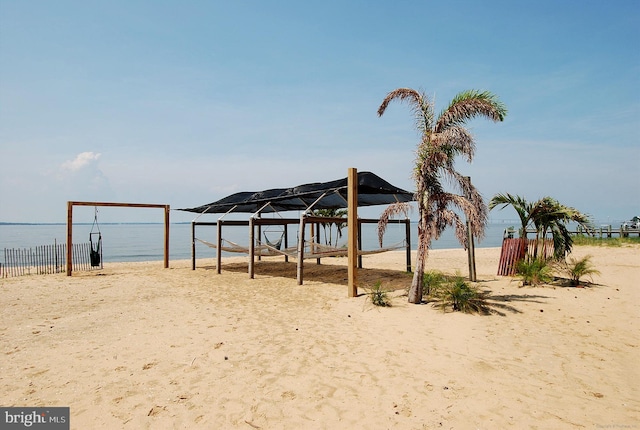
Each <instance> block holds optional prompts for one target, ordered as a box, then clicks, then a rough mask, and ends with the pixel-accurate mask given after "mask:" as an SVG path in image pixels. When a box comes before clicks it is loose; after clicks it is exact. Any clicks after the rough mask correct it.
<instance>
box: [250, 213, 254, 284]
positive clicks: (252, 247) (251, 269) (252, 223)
mask: <svg viewBox="0 0 640 430" xmlns="http://www.w3.org/2000/svg"><path fill="white" fill-rule="evenodd" d="M254 222H255V221H254V218H253V217H249V278H250V279H253V278H254V273H255V272H254V268H253V265H254V260H255V252H256V237H255V228H256V227H255V225H254Z"/></svg>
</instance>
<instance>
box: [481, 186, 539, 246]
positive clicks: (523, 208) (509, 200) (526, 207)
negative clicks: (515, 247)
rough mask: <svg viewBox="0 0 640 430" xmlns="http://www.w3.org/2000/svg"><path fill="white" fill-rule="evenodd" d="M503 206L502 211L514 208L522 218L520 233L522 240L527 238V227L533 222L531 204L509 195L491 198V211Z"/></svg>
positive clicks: (497, 195)
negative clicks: (506, 208) (530, 214)
mask: <svg viewBox="0 0 640 430" xmlns="http://www.w3.org/2000/svg"><path fill="white" fill-rule="evenodd" d="M500 205H502V207H501V208H500V209H504V208H505V207H507V206H512V207H513V209H514V210H515V211H516V213H517V214H518V217H519V218H520V231H519V235H520V237H522V238H526V237H527V226H528V225H529V222H530V221H531V218H530V216H529V213H530V212H531V204H530V203H527V201H526V200H525V199H524V198H522V197H520V196H513V195H511V194H509V193H506V194H496V195H495V196H493V197H492V198H491V201H490V202H489V210H490V211H491V210H493V209H495V208H496V207H497V206H500Z"/></svg>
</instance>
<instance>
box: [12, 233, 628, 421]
mask: <svg viewBox="0 0 640 430" xmlns="http://www.w3.org/2000/svg"><path fill="white" fill-rule="evenodd" d="M499 254H500V250H499V249H496V248H486V249H476V258H477V273H478V280H479V281H480V283H481V284H482V285H484V286H485V287H486V288H488V289H490V290H491V296H492V300H493V302H494V303H495V304H496V306H495V307H494V309H495V310H497V311H499V312H500V313H501V314H497V313H496V314H493V315H489V316H482V315H468V314H462V313H459V312H446V313H445V312H443V311H442V310H440V309H439V308H434V307H433V306H432V305H430V304H423V305H411V304H408V303H407V297H406V293H405V291H404V288H405V287H406V286H408V285H409V284H410V282H411V276H410V275H408V274H407V273H405V272H404V259H405V255H404V253H403V252H392V253H385V254H378V255H373V256H367V257H365V259H364V267H365V268H364V269H363V270H360V271H359V281H360V285H361V286H367V287H371V286H373V285H374V284H375V283H376V282H377V281H381V282H382V286H383V287H389V288H393V289H395V291H394V292H393V293H391V294H390V295H391V297H392V304H393V306H392V307H390V308H379V307H374V306H373V305H372V304H371V302H370V300H369V299H368V297H367V296H366V295H361V296H359V297H357V298H348V297H347V269H346V259H344V258H327V259H324V260H323V264H322V265H320V266H318V265H316V264H315V261H313V262H307V264H306V265H305V282H304V285H302V286H298V285H297V282H296V279H295V274H296V265H295V262H290V263H284V262H282V261H280V260H277V261H274V260H268V261H267V260H264V261H260V262H258V263H257V266H256V276H255V279H249V277H248V275H247V263H246V259H244V258H231V259H224V260H223V265H222V274H220V275H218V274H216V270H215V267H214V264H215V260H214V259H213V258H211V259H206V260H204V259H203V260H199V262H198V265H199V267H198V268H197V269H196V270H195V271H192V270H191V267H190V262H188V261H178V262H176V261H172V262H171V268H170V269H163V268H162V263H161V262H149V263H118V264H108V265H107V266H106V267H105V268H104V269H103V270H100V271H94V272H83V273H81V272H77V273H74V276H73V277H67V276H65V275H64V274H60V275H38V276H24V277H20V278H9V279H3V280H0V290H1V292H2V294H1V295H0V301H1V302H2V315H1V316H0V321H1V322H0V342H1V343H0V345H1V360H0V386H1V387H2V390H0V405H2V406H69V407H70V410H71V428H72V429H214V428H215V429H218V428H220V429H222V428H240V429H249V430H250V429H253V428H260V429H321V428H326V429H439V428H445V429H449V428H453V429H475V428H486V429H499V428H502V429H503V428H532V429H592V428H596V429H597V428H639V427H640V364H639V363H640V325H639V322H640V319H639V309H640V308H639V306H638V304H639V303H640V286H639V285H638V283H639V281H640V247H638V246H627V247H620V248H605V247H602V248H600V247H584V246H581V247H576V248H575V250H574V253H573V255H574V256H576V257H581V256H584V255H587V254H590V255H592V256H593V263H594V264H595V266H596V268H597V269H598V270H600V272H601V274H600V275H598V276H594V277H593V281H594V284H592V285H589V286H587V287H586V288H569V287H559V286H555V287H553V286H543V287H535V288H534V287H520V283H519V281H518V280H517V279H515V278H509V277H498V276H496V275H495V273H496V271H497V267H498V259H499ZM414 261H415V260H414ZM427 269H428V270H433V269H437V270H441V271H444V272H446V273H450V274H455V273H456V272H460V273H461V274H463V275H466V274H467V273H468V269H467V257H466V253H465V251H463V250H434V251H431V252H430V254H429V258H428V261H427ZM360 292H361V293H364V292H365V290H364V289H363V288H360Z"/></svg>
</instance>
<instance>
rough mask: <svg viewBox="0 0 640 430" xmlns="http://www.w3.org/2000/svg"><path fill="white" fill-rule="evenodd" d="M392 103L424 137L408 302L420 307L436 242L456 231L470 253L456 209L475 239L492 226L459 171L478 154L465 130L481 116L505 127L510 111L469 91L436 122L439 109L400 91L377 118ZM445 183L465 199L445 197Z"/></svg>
mask: <svg viewBox="0 0 640 430" xmlns="http://www.w3.org/2000/svg"><path fill="white" fill-rule="evenodd" d="M393 100H398V101H401V102H406V103H407V104H409V107H410V108H411V111H412V112H413V115H414V118H415V121H416V122H415V126H416V129H417V130H418V132H419V133H420V134H421V139H420V142H419V143H418V147H417V150H416V160H415V166H414V170H413V178H414V180H415V181H416V200H417V202H418V210H419V213H420V218H419V221H418V253H417V258H416V260H417V261H416V269H415V272H414V276H413V281H412V283H411V288H410V289H409V302H410V303H421V302H422V278H423V275H424V266H425V263H426V259H427V254H428V252H429V247H430V246H431V241H432V240H434V239H436V240H437V239H438V238H439V237H440V235H441V234H442V232H443V231H444V230H445V228H446V227H448V226H453V227H455V232H456V237H457V238H458V240H459V241H460V243H461V244H462V245H463V246H464V247H465V248H466V246H467V235H466V225H465V223H464V222H463V221H462V219H460V217H459V216H458V214H457V213H456V212H455V211H454V210H453V209H452V207H454V208H458V209H460V210H462V212H464V214H465V215H466V218H467V220H468V221H470V225H471V231H472V233H473V234H474V236H476V237H482V236H483V235H484V228H485V225H486V223H487V209H486V206H485V204H484V201H483V200H482V196H481V195H480V193H479V192H478V191H477V190H476V188H475V187H474V186H473V185H471V181H469V180H468V178H467V177H465V176H462V175H461V174H460V173H459V172H457V171H456V170H455V168H454V160H455V157H456V156H459V155H462V156H464V157H465V158H466V160H467V161H468V162H471V161H472V160H473V155H474V152H475V142H474V140H473V137H472V136H471V134H470V133H469V131H468V130H467V129H466V128H465V127H464V124H465V123H466V122H467V121H468V120H470V119H472V118H475V117H478V116H480V117H485V118H488V119H490V120H492V121H496V122H497V121H502V120H503V119H504V117H505V115H506V113H507V110H506V107H505V106H504V105H503V104H502V103H501V102H500V101H499V100H498V98H497V97H496V96H495V95H493V94H492V93H490V92H486V91H485V92H481V91H476V90H470V91H464V92H461V93H459V94H458V95H456V96H455V97H454V98H453V100H452V101H451V103H450V104H449V106H447V108H445V109H444V110H443V111H442V112H441V113H440V115H439V116H437V117H436V115H435V111H434V103H433V102H432V101H431V100H430V99H429V98H428V97H427V96H426V95H425V94H424V93H420V92H418V91H416V90H413V89H410V88H398V89H396V90H394V91H391V92H390V93H389V94H387V96H386V97H385V99H384V100H383V101H382V104H381V105H380V107H379V108H378V116H382V115H383V114H384V112H385V110H386V109H387V106H389V103H390V102H391V101H393ZM443 180H446V181H448V182H449V183H451V184H452V185H453V186H454V187H455V188H457V189H458V190H459V191H460V194H454V193H451V192H448V191H446V190H445V188H444V186H443V185H442V181H443Z"/></svg>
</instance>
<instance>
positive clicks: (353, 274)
mask: <svg viewBox="0 0 640 430" xmlns="http://www.w3.org/2000/svg"><path fill="white" fill-rule="evenodd" d="M347 231H348V233H347V234H348V236H349V237H348V242H347V249H348V256H349V263H348V265H349V266H348V267H349V269H348V279H349V286H348V288H349V291H348V292H349V297H357V296H358V171H357V170H356V169H355V168H353V167H350V168H349V174H348V177H347Z"/></svg>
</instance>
